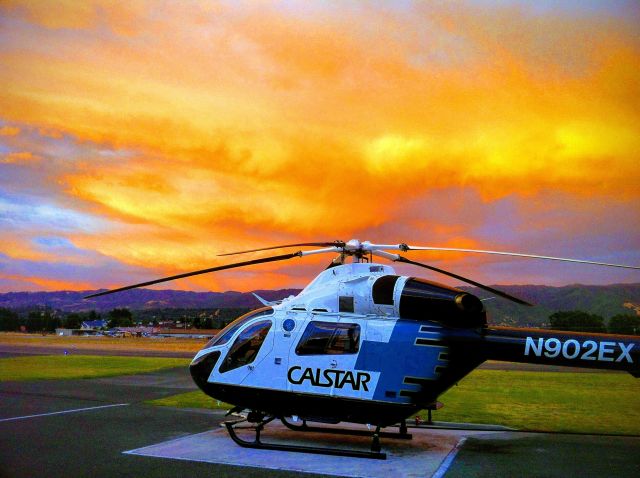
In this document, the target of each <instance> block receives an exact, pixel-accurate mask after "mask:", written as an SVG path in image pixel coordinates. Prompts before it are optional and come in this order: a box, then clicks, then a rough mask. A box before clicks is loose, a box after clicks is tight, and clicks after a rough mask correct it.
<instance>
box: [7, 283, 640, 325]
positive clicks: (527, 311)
mask: <svg viewBox="0 0 640 478" xmlns="http://www.w3.org/2000/svg"><path fill="white" fill-rule="evenodd" d="M494 287H495V288H498V289H500V290H503V291H505V292H507V293H509V294H512V295H514V296H516V297H520V298H522V299H525V300H527V301H529V302H531V303H533V304H536V305H535V306H534V307H525V306H520V305H518V304H515V303H513V302H510V301H507V300H504V299H501V298H493V299H489V300H486V301H485V306H486V308H487V312H488V314H489V320H490V322H491V323H493V324H504V325H520V326H540V325H542V324H543V323H545V322H546V321H547V319H548V317H549V315H550V314H552V313H554V312H557V311H560V310H576V309H578V310H584V311H586V312H589V313H592V314H598V315H600V316H602V317H604V318H605V319H609V318H610V317H612V316H614V315H616V314H634V313H636V311H635V310H634V309H633V308H630V307H625V303H626V304H629V303H632V304H640V284H612V285H604V286H595V285H580V284H577V285H568V286H564V287H550V286H541V285H497V286H494ZM460 288H461V289H464V290H467V291H469V292H472V293H474V294H476V295H478V296H479V297H480V298H488V297H490V294H488V293H486V292H484V291H482V290H478V289H477V288H475V287H460ZM92 292H95V291H82V292H73V291H61V292H7V293H0V307H6V308H10V309H27V308H33V307H38V306H48V307H51V308H53V309H58V310H61V311H64V312H82V311H89V310H96V311H99V312H100V311H109V310H111V309H114V308H117V307H127V308H129V309H132V310H149V309H170V308H185V309H207V308H225V307H238V308H239V307H246V308H254V307H258V306H260V302H258V300H257V299H256V298H255V297H254V296H253V295H252V294H251V293H250V292H235V291H228V292H189V291H181V290H151V289H134V290H129V291H125V292H121V293H119V294H113V295H107V296H103V297H97V298H95V299H90V300H83V299H82V297H84V296H86V295H88V294H90V293H92ZM298 292H299V289H280V290H258V291H256V293H257V294H259V295H260V296H261V297H264V298H265V299H267V300H278V299H282V298H284V297H288V296H290V295H296V294H297V293H298Z"/></svg>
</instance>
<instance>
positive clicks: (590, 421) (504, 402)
mask: <svg viewBox="0 0 640 478" xmlns="http://www.w3.org/2000/svg"><path fill="white" fill-rule="evenodd" d="M440 401H441V402H443V403H444V404H445V407H444V408H442V409H441V410H438V411H437V412H434V415H433V418H434V420H437V421H452V422H466V423H490V424H497V425H505V426H509V427H513V428H517V429H522V430H541V431H555V432H576V433H612V434H620V435H640V379H635V378H633V377H632V376H631V375H629V374H618V373H564V372H528V371H502V370H476V371H474V372H473V373H471V374H470V375H469V376H467V377H466V378H464V379H463V380H462V381H461V382H460V384H459V385H458V386H457V387H454V388H453V389H451V390H449V391H448V392H446V393H445V394H444V395H442V396H441V397H440ZM150 403H152V404H154V405H164V406H173V407H188V408H219V407H224V404H218V403H216V401H215V400H213V399H211V398H210V397H207V396H206V395H205V394H203V393H202V392H199V391H198V392H189V393H184V394H180V395H175V396H173V397H168V398H164V399H161V400H155V401H152V402H150ZM421 415H422V416H423V417H425V418H426V412H425V413H424V414H421Z"/></svg>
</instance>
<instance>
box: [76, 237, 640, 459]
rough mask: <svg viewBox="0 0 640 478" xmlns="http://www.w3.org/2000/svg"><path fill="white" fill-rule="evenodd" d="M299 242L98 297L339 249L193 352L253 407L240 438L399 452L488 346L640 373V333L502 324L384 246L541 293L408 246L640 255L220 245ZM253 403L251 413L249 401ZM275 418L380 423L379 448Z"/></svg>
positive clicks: (194, 367)
mask: <svg viewBox="0 0 640 478" xmlns="http://www.w3.org/2000/svg"><path fill="white" fill-rule="evenodd" d="M291 247H296V248H298V247H299V248H307V247H315V248H316V249H311V250H307V249H300V250H297V251H296V252H292V253H287V254H280V255H273V256H268V257H261V258H258V259H253V260H248V261H243V262H235V263H231V264H226V265H221V266H217V267H212V268H208V269H203V270H198V271H193V272H187V273H183V274H178V275H174V276H169V277H164V278H160V279H156V280H152V281H148V282H143V283H138V284H133V285H128V286H124V287H120V288H117V289H112V290H106V291H101V292H98V293H95V294H92V295H89V296H87V297H85V298H87V299H88V298H92V297H98V296H102V295H105V294H112V293H116V292H120V291H124V290H129V289H133V288H138V287H145V286H149V285H153V284H157V283H161V282H166V281H170V280H175V279H180V278H185V277H190V276H194V275H198V274H205V273H210V272H216V271H222V270H227V269H233V268H239V267H246V266H251V265H255V264H261V263H268V262H276V261H285V260H289V259H294V258H301V257H305V256H308V255H315V254H327V253H333V254H337V256H335V257H334V259H333V260H332V261H331V263H330V264H329V265H328V267H327V268H326V269H325V270H323V271H322V272H320V273H319V274H318V275H317V276H316V277H315V278H314V279H313V280H312V281H311V282H310V283H309V284H308V285H307V286H306V287H305V288H304V289H303V290H302V291H301V292H300V293H299V294H298V295H296V296H290V297H287V298H285V299H283V300H281V301H272V302H270V301H266V300H264V299H262V298H261V297H259V296H257V298H258V299H259V300H260V302H262V304H263V307H261V308H259V309H256V310H253V311H251V312H249V313H247V314H245V315H243V316H242V317H239V318H238V319H236V320H235V321H233V322H232V323H230V324H229V325H228V326H227V327H225V328H224V329H222V330H221V331H220V332H219V333H218V334H217V335H216V336H214V337H213V338H212V339H211V340H210V341H209V342H208V343H207V344H206V345H205V346H204V347H203V348H202V350H200V351H199V352H198V353H197V354H196V355H195V357H194V358H193V360H192V362H191V364H190V372H191V375H192V378H193V380H194V382H195V383H196V384H197V386H198V387H199V388H200V389H201V390H202V391H203V392H204V393H205V394H207V395H209V396H210V397H212V398H214V399H216V400H220V401H224V402H227V403H230V404H232V405H233V406H234V407H233V408H232V410H230V412H229V414H233V415H234V416H239V417H240V418H239V419H233V420H229V421H226V422H225V426H226V428H227V431H228V433H229V435H230V437H231V438H232V439H233V440H234V441H235V442H236V443H237V444H238V445H240V446H243V447H250V448H261V449H270V450H286V451H295V452H307V453H322V454H331V455H344V456H356V457H364V458H375V459H385V458H386V454H385V453H383V452H382V451H381V447H380V438H381V437H389V438H397V439H410V438H411V435H410V434H408V433H407V426H406V420H407V419H408V418H409V417H411V416H412V415H413V414H415V413H417V412H418V411H420V410H424V409H429V410H431V409H434V407H435V406H436V404H437V403H438V402H437V399H438V397H439V396H440V395H442V394H443V393H444V392H445V391H447V390H448V389H449V388H451V387H452V386H453V385H455V384H457V382H459V381H460V380H461V379H462V378H463V377H465V376H466V375H468V374H469V373H470V372H471V371H473V370H474V369H475V368H476V367H478V366H479V365H481V364H482V363H483V362H485V361H487V360H496V361H508V362H520V363H535V364H548V365H564V366H572V367H584V368H594V369H608V370H622V371H627V372H630V373H631V374H632V375H633V376H634V377H636V378H638V377H640V340H639V339H638V338H637V337H633V336H624V335H607V334H595V333H594V334H587V333H579V332H567V331H558V330H548V329H524V328H515V327H499V326H489V325H488V323H487V314H486V311H485V307H484V303H483V301H482V300H481V299H479V298H478V297H477V296H475V295H473V294H471V293H469V292H466V291H464V290H461V289H458V288H455V287H450V286H448V285H444V284H441V283H437V282H433V281H430V280H426V279H422V278H419V277H411V276H401V275H398V274H397V273H396V271H395V270H394V269H393V267H392V266H390V265H388V264H382V263H380V262H374V260H373V259H374V258H382V259H386V260H388V261H391V262H396V263H404V264H410V265H413V266H416V267H421V268H425V269H428V270H431V271H434V272H437V273H440V274H444V275H447V276H449V277H452V278H454V279H457V280H459V281H461V282H465V283H467V284H471V285H473V286H476V287H478V288H480V289H483V290H485V291H488V292H490V293H491V294H494V295H495V296H499V297H502V298H504V299H507V300H510V301H513V302H516V303H518V304H521V305H523V306H530V305H532V304H530V303H529V302H527V301H525V300H523V299H520V298H518V297H515V296H513V295H511V294H507V293H506V292H504V291H501V290H498V289H495V288H493V287H489V286H487V285H484V284H481V283H479V282H476V281H474V280H472V279H469V278H466V277H463V276H460V275H458V274H454V273H452V272H449V271H446V270H444V269H440V268H437V267H434V266H431V265H428V264H424V263H421V262H417V261H413V260H411V259H408V258H407V257H405V256H404V255H401V254H398V253H396V252H402V253H406V252H409V251H450V252H461V253H474V254H493V255H501V256H512V257H526V258H533V259H543V260H551V261H561V262H573V263H581V264H592V265H598V266H606V267H618V268H626V269H639V270H640V267H637V266H629V265H622V264H610V263H604V262H595V261H589V260H581V259H570V258H561V257H552V256H541V255H533V254H521V253H514V252H504V251H490V250H478V249H461V248H445V247H431V246H410V245H407V244H404V243H400V244H374V243H371V242H369V241H364V242H360V241H359V240H357V239H352V240H350V241H347V242H345V241H339V240H337V241H331V242H307V243H298V244H287V245H280V246H272V247H265V248H258V249H251V250H245V251H239V252H232V253H226V254H220V255H221V256H230V255H236V254H247V253H256V252H262V251H267V250H275V249H284V248H291ZM390 251H394V252H390ZM348 258H351V259H352V261H351V262H348V261H347V259H348ZM240 412H248V413H246V415H238V414H239V413H240ZM273 420H280V421H282V423H283V424H285V425H286V426H287V427H288V428H290V429H292V430H296V431H301V432H304V431H317V432H328V433H341V434H359V435H368V436H370V438H371V440H372V441H371V449H370V451H361V450H352V449H335V448H323V447H312V446H302V445H293V444H282V443H267V442H264V441H263V440H262V439H261V431H262V430H264V428H265V427H266V426H267V424H269V423H270V422H272V421H273ZM245 421H246V422H248V423H249V424H250V425H251V427H250V428H251V430H253V432H254V433H255V436H254V438H253V440H247V439H244V438H241V437H240V436H239V435H238V434H237V432H236V429H237V428H238V427H239V424H241V423H243V422H245ZM299 421H301V424H298V422H299ZM309 422H312V423H320V424H324V425H326V424H330V425H336V424H338V423H340V422H349V423H355V424H366V425H367V426H369V427H372V428H373V427H375V431H373V432H372V433H370V432H369V431H367V430H352V429H345V428H337V427H326V426H310V425H309V424H308V423H309ZM395 426H399V430H398V432H385V431H382V429H384V428H386V427H395Z"/></svg>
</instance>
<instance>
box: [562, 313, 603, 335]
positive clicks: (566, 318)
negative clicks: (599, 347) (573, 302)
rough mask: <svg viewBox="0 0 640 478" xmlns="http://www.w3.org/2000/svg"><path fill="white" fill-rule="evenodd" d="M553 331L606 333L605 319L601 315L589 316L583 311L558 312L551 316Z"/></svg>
mask: <svg viewBox="0 0 640 478" xmlns="http://www.w3.org/2000/svg"><path fill="white" fill-rule="evenodd" d="M549 324H550V325H551V328H552V329H556V330H572V331H574V332H606V331H607V329H606V327H605V326H604V319H603V318H602V317H600V316H599V315H595V314H588V313H587V312H584V311H582V310H570V311H563V312H556V313H554V314H551V315H550V316H549Z"/></svg>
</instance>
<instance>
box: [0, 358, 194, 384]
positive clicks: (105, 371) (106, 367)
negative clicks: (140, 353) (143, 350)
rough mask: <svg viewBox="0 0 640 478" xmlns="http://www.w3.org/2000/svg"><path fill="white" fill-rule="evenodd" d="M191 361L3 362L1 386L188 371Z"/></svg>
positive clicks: (60, 359) (37, 359)
mask: <svg viewBox="0 0 640 478" xmlns="http://www.w3.org/2000/svg"><path fill="white" fill-rule="evenodd" d="M188 364H189V360H187V359H179V358H157V357H108V356H95V355H92V356H90V355H47V356H30V357H10V358H3V359H0V382H2V381H8V380H19V381H25V380H53V379H77V378H95V377H109V376H114V375H127V374H135V373H145V372H155V371H158V370H162V369H166V368H173V367H180V366H183V367H187V365H188Z"/></svg>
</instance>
